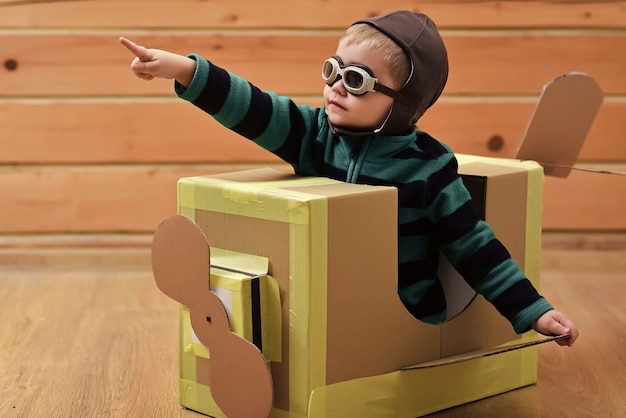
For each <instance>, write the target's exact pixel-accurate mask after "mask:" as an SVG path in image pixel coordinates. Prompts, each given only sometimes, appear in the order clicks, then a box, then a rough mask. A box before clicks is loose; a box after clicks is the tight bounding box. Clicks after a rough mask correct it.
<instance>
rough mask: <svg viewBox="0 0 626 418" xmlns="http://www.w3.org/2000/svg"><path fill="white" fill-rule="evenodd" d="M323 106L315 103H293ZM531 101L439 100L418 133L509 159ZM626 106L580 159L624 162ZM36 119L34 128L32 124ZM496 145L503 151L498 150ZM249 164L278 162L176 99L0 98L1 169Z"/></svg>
mask: <svg viewBox="0 0 626 418" xmlns="http://www.w3.org/2000/svg"><path fill="white" fill-rule="evenodd" d="M296 102H297V103H299V104H302V103H307V104H310V105H313V106H319V105H320V104H321V99H320V98H314V97H311V98H297V99H296ZM534 106H535V104H534V102H533V101H532V100H523V99H516V100H508V101H498V100H492V101H484V100H481V99H480V98H477V99H464V100H447V99H446V98H443V99H442V100H441V101H440V102H439V103H438V104H436V105H435V106H434V107H433V108H431V109H430V110H429V111H428V112H426V114H425V115H424V117H423V118H422V119H421V121H420V124H419V127H420V129H423V130H425V131H427V132H429V133H430V134H431V135H433V136H434V137H435V138H438V139H439V140H441V141H443V142H445V143H447V144H448V145H450V146H451V147H452V148H453V149H454V150H455V151H456V152H460V153H464V154H476V155H486V156H492V157H502V158H512V157H513V156H514V155H515V151H516V149H517V147H518V145H519V143H520V140H521V138H522V136H523V133H524V129H525V127H526V124H527V122H528V120H529V118H530V116H531V114H532V111H533V108H534ZM623 115H626V100H625V101H608V102H605V103H604V104H603V105H602V107H601V109H600V112H599V114H598V116H597V118H596V120H595V122H594V124H593V126H592V128H591V131H590V132H589V135H588V137H587V140H586V142H585V145H584V147H583V149H582V151H581V154H580V161H595V162H618V161H624V160H626V141H624V138H626V118H624V117H623ZM33 121H37V123H33ZM498 138H500V139H501V141H502V143H501V147H500V148H498V144H499V143H500V142H499V141H500V140H499V139H498ZM173 162H180V163H197V162H204V163H251V162H257V163H261V162H266V163H270V162H272V163H273V162H278V159H277V157H275V156H274V155H272V154H270V153H269V152H266V151H264V150H262V149H261V148H260V147H258V146H256V145H255V144H253V143H251V142H250V141H248V140H247V139H244V138H242V137H240V136H239V135H237V134H235V133H233V132H231V131H229V130H227V129H225V128H223V127H222V126H221V125H219V124H218V123H216V122H215V121H214V120H213V119H212V118H211V117H210V116H208V115H206V114H204V113H203V112H201V111H199V110H198V109H195V108H194V107H192V106H191V105H190V104H188V103H186V102H184V101H182V100H179V99H176V98H172V99H167V100H152V101H143V100H141V101H140V100H136V101H132V100H129V101H115V100H103V101H89V100H66V101H61V100H33V101H1V100H0V163H10V164H31V163H32V164H34V163H42V164H50V163H54V164H63V163H173Z"/></svg>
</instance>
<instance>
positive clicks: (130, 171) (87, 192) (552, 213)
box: [0, 164, 626, 234]
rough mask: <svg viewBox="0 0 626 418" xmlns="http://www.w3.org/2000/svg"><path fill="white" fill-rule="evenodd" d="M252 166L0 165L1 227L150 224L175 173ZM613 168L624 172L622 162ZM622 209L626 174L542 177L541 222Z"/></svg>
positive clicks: (170, 192)
mask: <svg viewBox="0 0 626 418" xmlns="http://www.w3.org/2000/svg"><path fill="white" fill-rule="evenodd" d="M272 166H274V167H278V168H280V169H283V170H286V171H289V168H288V166H286V165H284V164H277V165H272ZM254 167H259V165H256V166H254V165H220V166H215V165H205V166H200V165H198V166H179V165H171V166H169V165H168V166H92V167H89V166H33V167H28V166H17V167H0V196H3V198H2V202H1V204H0V231H1V232H3V233H9V234H14V233H68V232H81V233H96V232H148V231H153V230H154V229H155V228H156V226H157V225H158V224H159V223H160V222H161V221H162V220H163V219H164V218H165V217H167V216H169V215H171V214H173V213H175V212H176V182H177V180H178V179H179V178H181V177H186V176H194V175H208V174H211V173H216V172H225V171H238V170H241V169H246V168H254ZM603 167H605V166H602V165H599V166H596V168H603ZM605 168H606V167H605ZM610 168H611V169H614V170H617V169H619V170H620V171H622V172H626V165H624V164H621V165H616V166H610ZM625 212H626V181H625V179H624V176H617V175H606V174H595V173H586V172H574V173H572V175H571V176H570V177H569V178H568V179H565V180H563V179H554V178H547V179H546V185H545V190H544V218H543V219H544V220H543V226H544V228H545V229H546V230H598V231H599V230H605V231H607V230H622V231H624V230H626V218H625V217H624V213H625Z"/></svg>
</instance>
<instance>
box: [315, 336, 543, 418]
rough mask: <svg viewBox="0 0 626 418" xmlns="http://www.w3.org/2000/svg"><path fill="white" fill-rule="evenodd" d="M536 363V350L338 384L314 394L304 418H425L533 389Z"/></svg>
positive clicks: (316, 391) (525, 350)
mask: <svg viewBox="0 0 626 418" xmlns="http://www.w3.org/2000/svg"><path fill="white" fill-rule="evenodd" d="M536 362H537V349H536V348H535V347H530V348H526V349H523V350H518V351H513V352H508V353H504V354H503V355H498V356H496V358H490V357H484V358H479V359H475V360H470V361H466V362H463V363H456V364H451V365H446V366H440V367H434V368H430V369H420V370H406V371H405V370H403V371H398V372H393V373H388V374H384V375H378V376H372V377H366V378H362V379H355V380H350V381H347V382H341V383H337V384H334V385H329V386H325V387H321V388H318V389H316V390H314V391H313V393H312V394H311V401H310V409H309V415H308V417H309V418H329V417H349V416H358V417H359V418H388V417H394V418H396V417H397V418H413V417H417V416H423V415H427V414H430V413H432V412H436V411H440V410H442V409H446V408H450V407H453V406H457V405H461V404H464V403H467V402H471V401H475V400H478V399H482V398H485V397H488V396H493V395H496V394H499V393H503V392H507V391H509V390H512V389H516V388H519V387H523V386H527V385H530V384H533V383H535V382H536V380H537V375H536V367H535V365H536ZM451 382H454V383H453V384H451Z"/></svg>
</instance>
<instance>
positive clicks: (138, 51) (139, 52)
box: [120, 37, 150, 61]
mask: <svg viewBox="0 0 626 418" xmlns="http://www.w3.org/2000/svg"><path fill="white" fill-rule="evenodd" d="M120 43H121V44H122V45H124V46H125V47H126V49H128V50H129V51H130V52H132V53H133V55H135V56H136V57H137V58H139V60H140V61H150V53H149V52H148V50H147V49H146V48H145V47H143V46H141V45H137V44H136V43H134V42H133V41H131V40H128V39H126V38H124V37H120Z"/></svg>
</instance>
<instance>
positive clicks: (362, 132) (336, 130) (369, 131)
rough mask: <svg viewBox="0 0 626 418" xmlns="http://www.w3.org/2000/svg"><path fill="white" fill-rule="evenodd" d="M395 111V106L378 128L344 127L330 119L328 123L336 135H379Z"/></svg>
mask: <svg viewBox="0 0 626 418" xmlns="http://www.w3.org/2000/svg"><path fill="white" fill-rule="evenodd" d="M392 111H393V107H392V108H391V109H390V110H389V113H387V117H385V120H384V121H383V123H382V124H381V125H380V126H379V127H378V128H374V129H372V128H367V129H365V130H353V129H350V128H342V127H341V126H337V125H334V124H333V123H332V122H331V121H330V120H328V124H329V125H330V129H331V130H332V131H333V134H335V135H340V136H341V135H343V136H367V135H377V134H379V133H380V132H381V131H382V130H383V129H384V128H385V125H386V124H387V121H388V120H389V117H390V116H391V112H392Z"/></svg>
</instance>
